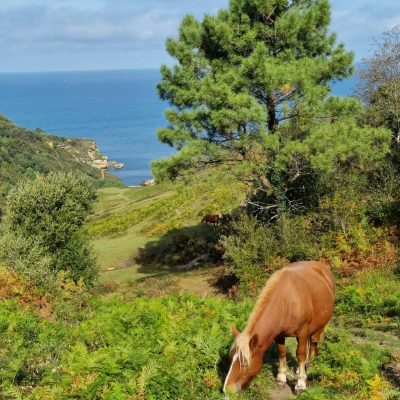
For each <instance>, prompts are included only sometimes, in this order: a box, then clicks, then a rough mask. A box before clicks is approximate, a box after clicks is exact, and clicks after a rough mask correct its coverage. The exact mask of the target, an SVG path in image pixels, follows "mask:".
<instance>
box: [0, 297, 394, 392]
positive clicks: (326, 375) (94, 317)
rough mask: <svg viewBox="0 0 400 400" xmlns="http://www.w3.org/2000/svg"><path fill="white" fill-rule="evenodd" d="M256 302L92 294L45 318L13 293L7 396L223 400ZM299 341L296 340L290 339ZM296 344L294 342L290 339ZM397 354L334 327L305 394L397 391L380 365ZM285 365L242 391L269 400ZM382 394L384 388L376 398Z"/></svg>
mask: <svg viewBox="0 0 400 400" xmlns="http://www.w3.org/2000/svg"><path fill="white" fill-rule="evenodd" d="M251 306H252V304H251V303H249V302H241V303H233V302H231V301H228V300H224V299H220V298H208V299H199V298H198V297H195V296H193V295H179V296H174V297H172V296H167V297H162V298H156V299H149V298H136V299H134V300H132V301H129V302H127V301H124V300H122V299H115V298H114V299H111V300H101V299H92V301H91V302H90V307H89V308H88V309H87V310H86V312H85V314H84V318H82V317H80V318H79V319H76V320H75V321H72V320H71V316H73V315H74V314H71V315H70V316H69V319H68V322H67V323H63V322H62V320H59V321H47V320H41V319H40V318H38V317H37V316H35V315H33V314H32V312H31V311H28V310H24V309H23V308H21V306H18V305H17V303H16V302H14V301H12V300H7V301H2V302H0V341H1V343H2V352H1V353H0V365H2V368H0V380H1V382H2V386H1V390H2V392H1V395H2V397H4V398H5V399H14V398H18V396H22V398H24V399H27V400H36V399H46V398H49V399H59V398H60V399H61V398H80V399H85V400H86V399H87V400H89V399H124V400H125V399H126V400H128V399H170V398H171V399H172V398H173V399H182V400H183V399H193V398H199V399H222V398H223V395H222V393H221V387H222V384H223V380H224V377H225V374H226V371H227V369H228V367H229V365H228V361H227V359H226V356H227V354H228V351H229V347H230V345H231V342H232V337H231V334H230V332H229V327H230V326H231V325H232V324H234V323H235V324H238V325H239V326H240V327H243V326H244V324H245V321H246V318H247V316H248V314H249V312H250V310H251ZM289 345H290V343H289ZM289 347H292V346H291V345H290V346H289ZM388 360H389V356H388V353H387V352H386V351H385V350H382V349H381V348H379V346H376V345H371V344H369V343H362V344H356V343H355V342H353V339H352V337H351V336H350V335H349V333H348V332H346V331H344V330H342V329H337V328H330V329H329V331H328V335H327V339H326V341H325V343H324V344H323V345H322V347H321V349H320V354H319V356H318V357H317V358H316V359H314V360H313V362H312V363H311V368H310V370H309V371H308V373H309V378H310V379H309V382H310V387H309V388H308V389H307V391H306V392H304V393H303V394H301V397H300V398H302V399H321V400H322V399H343V398H348V399H350V400H360V399H365V400H367V399H373V398H375V397H374V396H375V395H377V394H379V393H380V394H381V395H382V394H384V393H388V392H389V390H390V385H389V383H388V382H387V381H386V380H384V379H383V378H382V377H381V376H380V374H379V369H380V368H381V366H382V364H383V363H385V362H387V361H388ZM276 364H277V360H276V356H275V355H274V351H271V352H269V353H268V356H267V362H266V363H265V367H264V370H263V371H262V373H260V375H259V376H258V377H257V378H256V379H255V381H254V383H253V384H252V385H251V386H250V387H249V388H248V389H247V390H246V391H244V392H243V393H241V394H240V395H238V396H237V397H235V398H237V399H243V400H245V399H248V400H250V399H253V400H256V399H265V398H268V389H270V388H274V385H275V384H274V383H273V375H272V371H273V370H274V366H275V365H276ZM376 398H377V399H378V398H380V397H376Z"/></svg>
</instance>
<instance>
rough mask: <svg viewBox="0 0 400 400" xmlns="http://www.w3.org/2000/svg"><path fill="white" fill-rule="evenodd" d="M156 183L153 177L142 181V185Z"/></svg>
mask: <svg viewBox="0 0 400 400" xmlns="http://www.w3.org/2000/svg"><path fill="white" fill-rule="evenodd" d="M155 184H156V180H155V179H154V178H153V179H148V180H146V181H143V183H142V186H154V185H155Z"/></svg>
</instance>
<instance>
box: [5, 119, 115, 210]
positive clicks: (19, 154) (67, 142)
mask: <svg viewBox="0 0 400 400" xmlns="http://www.w3.org/2000/svg"><path fill="white" fill-rule="evenodd" d="M87 147H88V142H87V141H85V140H80V139H66V138H62V137H58V136H52V135H47V134H45V133H44V132H43V131H41V130H35V131H30V130H28V129H24V128H21V127H18V126H16V125H14V124H13V123H12V122H11V121H10V120H8V119H7V118H5V117H3V116H2V115H0V205H3V204H2V203H4V200H5V198H6V196H7V194H8V192H9V191H10V189H11V188H12V187H13V186H15V185H16V184H17V182H18V181H20V180H21V179H34V178H35V176H36V174H37V173H40V174H48V173H49V172H51V171H53V172H55V171H64V172H65V171H76V172H78V171H79V172H81V173H82V174H85V175H87V176H90V177H91V178H93V179H94V180H96V181H98V182H101V184H104V185H106V184H109V183H111V182H113V181H115V180H114V179H109V178H108V177H107V178H106V179H105V180H104V181H103V180H101V173H100V171H99V170H98V169H96V168H92V167H90V166H89V165H86V164H83V163H81V162H78V161H76V160H75V158H76V157H77V156H82V157H85V156H87Z"/></svg>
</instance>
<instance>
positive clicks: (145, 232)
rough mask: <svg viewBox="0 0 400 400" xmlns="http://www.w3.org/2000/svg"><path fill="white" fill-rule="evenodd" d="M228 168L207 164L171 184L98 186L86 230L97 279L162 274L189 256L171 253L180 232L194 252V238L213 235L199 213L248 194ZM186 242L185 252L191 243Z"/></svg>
mask: <svg viewBox="0 0 400 400" xmlns="http://www.w3.org/2000/svg"><path fill="white" fill-rule="evenodd" d="M231 172H232V171H229V173H228V171H227V170H226V167H225V168H211V169H208V170H204V171H201V172H199V173H198V174H196V175H195V176H192V177H190V178H187V179H182V180H180V181H178V182H175V183H171V182H166V183H161V184H159V185H155V186H148V187H137V188H103V189H99V190H98V200H97V202H96V205H95V208H94V212H93V216H92V217H91V219H90V222H89V231H90V233H91V236H92V238H93V245H94V249H95V251H96V254H97V257H98V260H99V267H100V270H101V279H100V280H101V281H107V280H110V279H112V280H115V281H116V282H117V283H118V284H120V283H126V282H128V281H130V280H135V279H139V278H142V277H144V276H148V275H154V274H157V273H162V274H163V273H165V272H166V271H171V270H173V268H174V267H175V266H177V265H179V264H184V263H185V262H187V261H188V260H190V257H191V254H186V256H185V257H184V258H183V259H182V260H179V257H178V258H177V259H174V257H170V254H169V253H171V251H170V250H171V246H172V247H174V246H175V247H177V246H178V242H179V241H180V240H181V239H180V236H179V235H181V236H182V235H183V236H184V240H186V239H187V238H189V239H190V238H191V240H192V242H193V243H194V248H193V251H192V253H193V254H194V253H195V252H196V246H197V245H198V243H200V242H201V243H203V241H204V238H209V237H212V236H213V235H215V232H214V228H213V227H212V226H201V224H200V221H201V218H202V216H203V215H205V214H208V213H226V212H230V211H231V210H233V209H235V208H236V207H237V206H238V205H239V204H240V202H241V201H243V199H244V198H245V196H246V190H247V188H246V186H245V184H243V183H241V182H240V181H238V180H237V179H236V178H235V177H234V175H233V174H232V173H231ZM178 237H179V239H178ZM190 243H191V242H190V240H189V242H188V246H187V248H188V249H189V250H188V252H190V248H191V247H193V244H190ZM198 246H200V245H198ZM201 246H203V247H204V246H205V245H204V244H203V245H201ZM201 246H200V247H201ZM203 247H201V249H203ZM200 251H201V250H200ZM179 252H182V249H179ZM193 258H194V257H193ZM111 268H112V269H113V271H108V270H109V269H111Z"/></svg>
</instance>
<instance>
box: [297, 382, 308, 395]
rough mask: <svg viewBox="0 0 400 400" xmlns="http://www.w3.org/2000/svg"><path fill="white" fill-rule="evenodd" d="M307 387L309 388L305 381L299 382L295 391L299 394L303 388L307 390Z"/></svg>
mask: <svg viewBox="0 0 400 400" xmlns="http://www.w3.org/2000/svg"><path fill="white" fill-rule="evenodd" d="M306 389H307V385H306V383H305V382H297V383H296V386H295V388H294V392H295V393H296V394H299V393H300V392H302V391H303V390H306Z"/></svg>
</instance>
